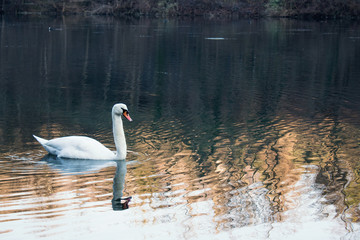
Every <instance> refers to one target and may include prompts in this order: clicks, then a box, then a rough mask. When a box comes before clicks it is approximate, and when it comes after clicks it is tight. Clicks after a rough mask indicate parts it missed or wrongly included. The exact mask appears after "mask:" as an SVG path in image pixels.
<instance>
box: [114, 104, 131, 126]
mask: <svg viewBox="0 0 360 240" xmlns="http://www.w3.org/2000/svg"><path fill="white" fill-rule="evenodd" d="M112 114H113V116H121V115H123V116H124V117H125V118H126V119H127V120H129V121H130V122H131V121H132V119H131V117H130V115H129V110H128V108H127V106H126V105H125V104H123V103H118V104H115V105H114V106H113V109H112Z"/></svg>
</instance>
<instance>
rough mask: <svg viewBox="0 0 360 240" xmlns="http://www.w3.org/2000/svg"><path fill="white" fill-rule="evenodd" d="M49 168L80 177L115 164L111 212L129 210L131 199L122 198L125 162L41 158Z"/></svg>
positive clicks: (54, 157)
mask: <svg viewBox="0 0 360 240" xmlns="http://www.w3.org/2000/svg"><path fill="white" fill-rule="evenodd" d="M42 161H45V162H46V163H47V164H48V165H49V166H50V167H51V168H53V169H55V170H57V171H60V172H61V173H62V174H65V175H81V174H87V173H92V172H98V171H100V170H101V169H103V168H105V167H109V166H114V165H115V164H116V171H115V176H114V183H113V199H112V201H111V202H112V207H113V210H124V209H128V208H129V202H130V200H131V197H123V191H124V187H125V175H126V171H127V168H126V161H125V160H112V161H104V160H98V161H97V160H86V159H63V158H59V157H56V156H53V155H46V156H45V157H44V158H42Z"/></svg>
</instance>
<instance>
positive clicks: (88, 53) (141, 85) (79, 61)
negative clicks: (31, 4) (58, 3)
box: [0, 17, 360, 239]
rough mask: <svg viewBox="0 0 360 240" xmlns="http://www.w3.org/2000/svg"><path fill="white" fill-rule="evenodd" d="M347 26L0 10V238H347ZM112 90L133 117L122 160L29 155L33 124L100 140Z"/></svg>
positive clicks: (354, 71) (356, 197)
mask: <svg viewBox="0 0 360 240" xmlns="http://www.w3.org/2000/svg"><path fill="white" fill-rule="evenodd" d="M49 25H51V26H54V27H59V28H61V30H59V31H50V32H49V31H48V26H49ZM359 32H360V31H359V26H358V25H357V24H356V23H338V22H327V23H326V22H322V23H320V22H303V21H291V20H259V21H245V20H244V21H236V22H227V21H204V20H196V19H195V20H170V21H161V20H134V21H130V22H126V21H119V20H115V19H111V18H100V19H97V18H92V17H90V18H76V17H66V18H64V19H50V20H49V19H45V18H37V19H26V21H22V20H21V19H20V20H19V19H17V20H14V19H7V18H3V19H2V21H1V28H0V34H1V35H0V40H1V42H0V53H1V58H0V96H1V98H0V105H1V108H0V143H1V144H0V209H1V210H0V237H1V238H5V239H19V238H26V239H38V238H40V237H41V238H48V239H75V238H76V239H82V238H87V239H99V238H108V239H115V238H118V237H129V238H131V239H169V238H171V239H184V238H185V239H205V238H207V239H285V238H286V239H304V238H308V239H339V238H344V239H356V238H359V234H360V229H359V226H360V225H359V224H358V222H359V214H360V209H359V204H360V194H359V193H360V191H359V190H360V189H359V176H358V175H359V172H360V171H359V169H360V165H359V156H360V145H359V142H360V138H359V136H360V129H359V128H360V125H359V119H360V111H359V110H360V108H359V103H360V95H359V94H358V92H359V90H360V82H359V81H358V79H359V77H360V71H359V69H358V67H357V59H360V56H359V54H360V51H359V50H360V49H359V48H360V44H359V43H360V42H359V41H357V40H356V39H357V38H356V37H359V36H358V35H359ZM24 36H26V37H27V38H26V39H27V40H26V41H25V40H24V39H25V38H24ZM145 36H146V37H145ZM215 40H216V41H215ZM115 102H125V103H126V104H127V105H128V107H129V110H130V112H131V116H132V118H133V120H134V121H133V122H131V123H127V122H125V123H124V125H125V132H126V138H127V142H128V146H129V149H130V152H129V155H128V159H127V161H126V164H125V162H97V161H92V162H91V163H90V162H88V161H78V162H76V161H75V162H74V161H70V160H68V161H67V160H62V159H53V158H52V159H51V158H50V159H49V158H45V159H44V156H45V151H44V150H43V149H42V148H41V147H40V146H39V144H37V142H36V141H35V140H34V139H33V137H32V134H36V135H39V136H41V137H44V138H54V137H59V136H66V135H87V136H90V137H93V138H96V139H97V140H99V141H100V142H102V143H104V144H105V145H106V146H108V147H110V148H113V147H114V144H113V139H112V132H111V117H110V111H111V107H112V105H113V103H115ZM120 196H123V197H124V196H132V199H131V202H130V203H129V208H128V209H126V210H124V211H114V210H119V209H118V208H119V204H114V201H112V199H114V198H115V199H118V198H119V197H120Z"/></svg>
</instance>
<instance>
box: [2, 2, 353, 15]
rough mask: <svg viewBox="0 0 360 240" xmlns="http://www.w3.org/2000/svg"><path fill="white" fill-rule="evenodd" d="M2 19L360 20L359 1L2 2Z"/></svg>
mask: <svg viewBox="0 0 360 240" xmlns="http://www.w3.org/2000/svg"><path fill="white" fill-rule="evenodd" d="M0 13H1V14H2V15H7V14H16V15H53V16H55V15H57V16H59V15H107V16H116V17H131V18H133V17H135V18H136V17H143V16H146V17H206V18H228V19H235V18H261V17H269V16H270V17H283V18H300V19H359V16H360V2H359V1H357V0H347V1H344V0H341V1H340V0H323V1H320V2H319V1H316V0H307V1H304V0H259V1H246V0H233V1H225V0H218V1H215V0H109V1H104V0H59V1H43V0H27V1H10V0H3V1H2V3H0Z"/></svg>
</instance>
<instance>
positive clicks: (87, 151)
mask: <svg viewBox="0 0 360 240" xmlns="http://www.w3.org/2000/svg"><path fill="white" fill-rule="evenodd" d="M111 115H112V121H113V133H114V141H115V146H116V152H115V153H114V152H113V151H111V150H110V149H108V148H107V147H105V146H104V145H102V144H101V143H100V142H98V141H96V140H95V139H92V138H89V137H83V136H69V137H61V138H54V139H51V140H46V139H43V138H40V137H37V136H35V135H33V136H34V138H35V139H36V140H37V141H38V142H39V143H40V144H41V145H42V146H43V147H44V148H45V150H46V151H48V152H49V153H50V154H52V155H56V156H58V157H60V158H73V159H93V160H120V159H125V158H126V140H125V134H124V128H123V122H122V119H121V115H123V116H124V117H125V118H126V119H127V120H129V121H132V119H131V118H130V115H129V111H128V109H127V106H126V105H125V104H123V103H118V104H115V105H114V106H113V108H112V112H111Z"/></svg>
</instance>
